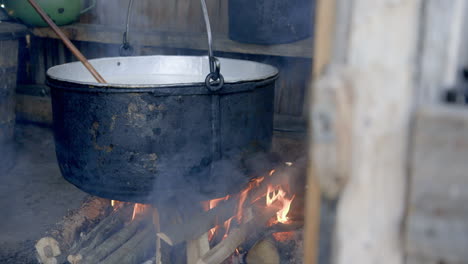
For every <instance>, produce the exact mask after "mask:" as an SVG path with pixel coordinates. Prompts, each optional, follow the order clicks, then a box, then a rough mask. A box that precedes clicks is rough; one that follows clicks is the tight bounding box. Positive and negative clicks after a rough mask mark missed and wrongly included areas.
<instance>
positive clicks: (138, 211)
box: [132, 203, 149, 221]
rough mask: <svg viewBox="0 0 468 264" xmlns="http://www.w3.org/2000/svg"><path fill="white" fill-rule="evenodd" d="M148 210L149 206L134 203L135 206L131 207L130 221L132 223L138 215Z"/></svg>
mask: <svg viewBox="0 0 468 264" xmlns="http://www.w3.org/2000/svg"><path fill="white" fill-rule="evenodd" d="M148 208H149V205H147V204H139V203H136V204H135V205H134V206H133V214H132V221H133V220H134V219H135V218H136V217H137V216H138V215H141V214H143V213H144V212H145V211H146V210H147V209H148Z"/></svg>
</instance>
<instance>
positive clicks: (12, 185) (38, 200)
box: [0, 125, 86, 263]
mask: <svg viewBox="0 0 468 264" xmlns="http://www.w3.org/2000/svg"><path fill="white" fill-rule="evenodd" d="M16 138H17V145H18V147H17V151H18V153H17V156H16V165H15V167H14V168H13V169H12V170H10V171H9V172H8V173H7V174H3V175H0V181H1V184H0V210H1V212H2V214H1V216H0V263H37V261H36V260H35V256H34V244H35V242H36V241H37V240H38V239H39V238H40V237H41V236H42V235H43V234H44V233H45V232H46V230H48V229H49V228H50V227H52V226H53V225H54V224H55V223H57V222H58V221H59V220H60V219H61V218H62V217H63V216H64V215H65V214H66V213H67V211H68V210H71V209H75V208H78V207H79V206H80V204H81V202H82V200H83V198H84V197H85V196H86V193H84V192H82V191H80V190H79V189H77V188H76V187H74V186H73V185H71V184H70V183H68V182H67V181H65V180H64V179H63V178H62V176H61V175H60V171H59V168H58V165H57V162H56V158H55V149H54V141H53V136H52V131H51V130H50V129H48V128H41V127H38V126H35V125H17V131H16Z"/></svg>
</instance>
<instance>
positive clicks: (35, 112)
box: [16, 94, 52, 125]
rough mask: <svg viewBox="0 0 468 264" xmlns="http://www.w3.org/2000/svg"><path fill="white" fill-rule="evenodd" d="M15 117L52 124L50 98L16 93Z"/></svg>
mask: <svg viewBox="0 0 468 264" xmlns="http://www.w3.org/2000/svg"><path fill="white" fill-rule="evenodd" d="M16 118H17V119H18V120H21V121H27V122H34V123H41V124H44V125H52V104H51V102H50V98H49V97H41V96H33V95H25V94H16Z"/></svg>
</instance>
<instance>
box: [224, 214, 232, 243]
mask: <svg viewBox="0 0 468 264" xmlns="http://www.w3.org/2000/svg"><path fill="white" fill-rule="evenodd" d="M232 218H233V217H231V218H229V219H228V220H227V221H226V222H224V230H225V231H224V236H223V239H225V238H227V237H228V234H229V228H230V227H231V221H232Z"/></svg>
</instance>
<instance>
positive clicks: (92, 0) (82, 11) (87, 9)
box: [80, 0, 96, 14]
mask: <svg viewBox="0 0 468 264" xmlns="http://www.w3.org/2000/svg"><path fill="white" fill-rule="evenodd" d="M95 6H96V0H91V5H90V6H88V7H86V8H85V9H83V10H81V11H80V14H84V13H86V12H88V11H89V10H91V9H93V8H94V7H95Z"/></svg>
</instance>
